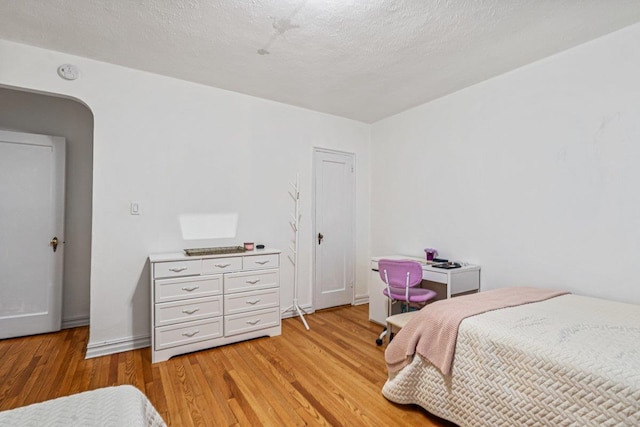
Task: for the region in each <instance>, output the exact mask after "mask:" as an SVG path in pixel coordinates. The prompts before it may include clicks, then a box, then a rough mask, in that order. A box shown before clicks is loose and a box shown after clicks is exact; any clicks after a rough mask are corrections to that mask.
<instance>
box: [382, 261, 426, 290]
mask: <svg viewBox="0 0 640 427" xmlns="http://www.w3.org/2000/svg"><path fill="white" fill-rule="evenodd" d="M378 272H379V273H380V278H381V279H382V281H383V282H385V283H387V280H386V279H387V278H388V279H389V283H387V284H388V285H389V286H392V287H394V288H405V287H406V286H407V273H409V287H413V286H416V285H418V284H420V283H421V282H422V266H421V265H420V263H419V262H416V261H409V260H393V259H381V260H380V261H378ZM385 272H386V276H385Z"/></svg>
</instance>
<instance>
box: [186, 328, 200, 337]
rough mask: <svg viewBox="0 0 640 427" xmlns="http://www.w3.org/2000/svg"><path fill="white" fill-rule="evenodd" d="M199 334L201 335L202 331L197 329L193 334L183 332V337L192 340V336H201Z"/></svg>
mask: <svg viewBox="0 0 640 427" xmlns="http://www.w3.org/2000/svg"><path fill="white" fill-rule="evenodd" d="M199 333H200V331H199V330H197V329H196V330H195V331H193V332H183V333H182V336H183V337H189V338H191V337H192V336H194V335H195V334H199Z"/></svg>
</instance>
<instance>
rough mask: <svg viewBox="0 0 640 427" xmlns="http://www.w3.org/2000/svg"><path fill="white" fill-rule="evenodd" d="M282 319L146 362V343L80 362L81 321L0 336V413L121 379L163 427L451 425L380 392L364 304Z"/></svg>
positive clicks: (374, 331)
mask: <svg viewBox="0 0 640 427" xmlns="http://www.w3.org/2000/svg"><path fill="white" fill-rule="evenodd" d="M306 319H307V321H308V323H309V326H310V327H311V330H309V331H308V330H306V329H305V328H304V326H303V324H302V322H300V319H299V318H297V317H295V318H290V319H285V320H283V322H282V335H281V336H278V337H273V338H258V339H255V340H251V341H245V342H241V343H237V344H233V345H229V346H223V347H218V348H213V349H209V350H204V351H199V352H196V353H192V354H187V355H181V356H176V357H173V358H172V359H170V360H168V361H166V362H161V363H156V364H151V358H150V351H149V349H148V348H146V349H140V350H135V351H130V352H124V353H119V354H114V355H109V356H104V357H97V358H92V359H85V358H84V355H85V352H86V344H87V340H88V337H89V333H88V328H87V327H83V328H75V329H67V330H63V331H61V332H57V333H53V334H43V335H38V336H32V337H25V338H13V339H8V340H0V410H2V409H10V408H14V407H18V406H24V405H27V404H31V403H35V402H39V401H42V400H45V399H51V398H54V397H57V396H60V395H67V394H74V393H78V392H82V391H86V390H92V389H96V388H100V387H107V386H111V385H118V384H131V385H133V386H135V387H137V388H138V389H140V390H141V391H143V392H144V393H145V394H146V395H147V396H148V398H149V400H150V401H151V402H152V403H153V405H154V406H155V407H156V409H157V410H158V412H159V413H160V415H161V416H162V417H163V418H164V419H165V421H166V422H167V424H168V425H169V426H176V427H188V426H290V425H300V426H303V425H309V426H349V427H351V426H394V425H397V426H406V425H421V426H427V427H442V426H452V424H451V423H448V422H446V421H444V420H441V419H438V418H437V417H435V416H433V415H431V414H429V413H427V412H426V411H424V410H422V409H421V408H419V407H417V406H403V405H396V404H393V403H391V402H389V401H387V400H386V399H385V398H384V397H383V396H382V392H381V389H382V386H383V384H384V382H385V381H386V365H385V363H384V348H382V347H378V346H376V344H375V339H376V337H377V336H378V334H379V333H380V331H381V329H382V328H380V326H379V325H376V324H374V323H371V322H369V320H368V306H367V305H362V306H355V307H340V308H335V309H329V310H323V311H320V312H316V313H314V314H312V315H308V316H306Z"/></svg>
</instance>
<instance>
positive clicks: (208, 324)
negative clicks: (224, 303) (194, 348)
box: [155, 317, 222, 350]
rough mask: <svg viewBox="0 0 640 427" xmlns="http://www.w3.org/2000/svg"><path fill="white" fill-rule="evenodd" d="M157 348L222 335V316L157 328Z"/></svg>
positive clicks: (160, 348)
mask: <svg viewBox="0 0 640 427" xmlns="http://www.w3.org/2000/svg"><path fill="white" fill-rule="evenodd" d="M155 334H156V345H155V348H156V350H162V349H164V348H169V347H177V346H179V345H183V344H189V343H193V342H198V341H204V340H210V339H213V338H218V337H221V336H222V317H216V318H213V319H206V320H196V321H194V322H187V323H178V324H175V325H169V326H162V327H160V328H156V330H155Z"/></svg>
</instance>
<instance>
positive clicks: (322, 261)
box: [314, 149, 355, 310]
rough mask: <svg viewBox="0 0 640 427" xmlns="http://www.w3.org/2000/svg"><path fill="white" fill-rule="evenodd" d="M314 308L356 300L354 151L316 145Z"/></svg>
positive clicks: (333, 305)
mask: <svg viewBox="0 0 640 427" xmlns="http://www.w3.org/2000/svg"><path fill="white" fill-rule="evenodd" d="M314 163H315V165H314V172H315V248H316V250H315V260H316V262H315V292H314V294H315V295H314V296H315V308H316V309H318V310H319V309H323V308H328V307H335V306H338V305H344V304H350V303H352V302H353V282H354V264H355V240H354V224H355V220H354V205H355V201H354V196H353V195H354V187H355V178H354V177H355V173H354V168H353V163H354V162H353V154H348V153H340V152H333V151H327V150H321V149H316V150H315V152H314Z"/></svg>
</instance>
